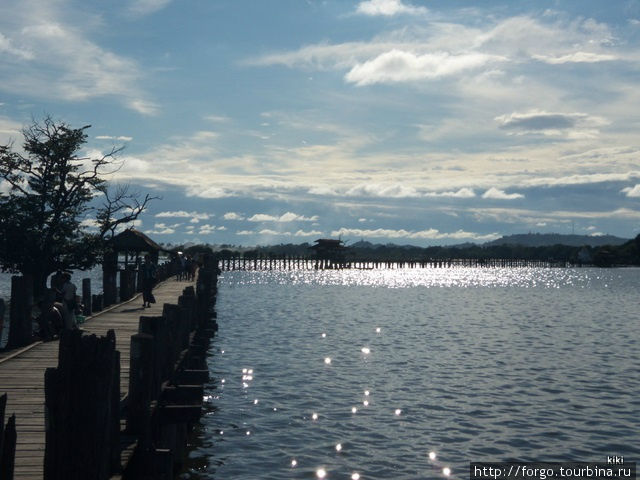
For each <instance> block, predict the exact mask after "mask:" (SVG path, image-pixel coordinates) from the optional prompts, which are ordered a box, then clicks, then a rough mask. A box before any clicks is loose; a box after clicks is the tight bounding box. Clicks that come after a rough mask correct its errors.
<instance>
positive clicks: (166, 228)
mask: <svg viewBox="0 0 640 480" xmlns="http://www.w3.org/2000/svg"><path fill="white" fill-rule="evenodd" d="M180 225H181V224H180V223H176V224H174V225H166V224H164V223H156V224H155V225H154V226H153V229H150V230H145V232H144V233H146V234H148V235H171V234H173V233H176V228H177V227H179V226H180Z"/></svg>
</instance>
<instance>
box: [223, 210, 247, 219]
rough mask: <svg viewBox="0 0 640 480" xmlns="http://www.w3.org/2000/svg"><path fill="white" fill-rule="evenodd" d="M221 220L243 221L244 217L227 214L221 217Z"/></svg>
mask: <svg viewBox="0 0 640 480" xmlns="http://www.w3.org/2000/svg"><path fill="white" fill-rule="evenodd" d="M222 218H224V219H225V220H244V217H243V216H242V215H240V214H239V213H236V212H227V213H225V214H224V215H223V216H222Z"/></svg>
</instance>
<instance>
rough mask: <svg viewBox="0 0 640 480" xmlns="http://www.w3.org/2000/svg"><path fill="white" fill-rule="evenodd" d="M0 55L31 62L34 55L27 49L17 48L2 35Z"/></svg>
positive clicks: (0, 37)
mask: <svg viewBox="0 0 640 480" xmlns="http://www.w3.org/2000/svg"><path fill="white" fill-rule="evenodd" d="M0 53H7V54H9V55H13V56H16V57H18V58H20V59H23V60H31V59H32V58H33V53H32V52H31V51H29V50H27V49H21V48H18V47H15V46H14V44H13V41H12V40H11V39H10V38H7V37H6V36H5V35H3V34H2V33H0Z"/></svg>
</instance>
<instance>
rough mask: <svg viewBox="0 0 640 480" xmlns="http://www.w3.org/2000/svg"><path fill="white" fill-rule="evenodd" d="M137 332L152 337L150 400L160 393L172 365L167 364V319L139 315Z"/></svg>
mask: <svg viewBox="0 0 640 480" xmlns="http://www.w3.org/2000/svg"><path fill="white" fill-rule="evenodd" d="M138 333H146V334H149V335H151V336H152V337H153V368H152V373H153V375H152V382H151V400H155V399H157V398H158V396H159V395H160V389H161V387H162V382H163V381H164V380H166V379H167V378H168V377H169V374H170V370H171V369H172V365H170V364H169V361H170V358H169V355H168V353H169V350H170V348H169V344H170V342H171V341H175V339H172V338H170V335H169V329H168V327H167V319H166V318H165V317H164V316H160V317H145V316H143V317H140V323H139V326H138Z"/></svg>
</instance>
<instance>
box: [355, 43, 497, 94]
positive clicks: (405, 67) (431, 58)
mask: <svg viewBox="0 0 640 480" xmlns="http://www.w3.org/2000/svg"><path fill="white" fill-rule="evenodd" d="M498 60H500V58H499V57H496V56H493V55H487V54H483V53H465V54H459V55H452V54H449V53H446V52H440V53H425V54H423V55H419V54H416V53H413V52H409V51H403V50H397V49H394V50H391V51H389V52H385V53H383V54H381V55H378V56H377V57H376V58H374V59H371V60H367V61H366V62H364V63H358V64H356V65H355V66H354V67H353V68H352V69H351V70H350V71H349V72H348V73H347V74H346V76H345V80H346V81H347V82H349V83H354V84H356V85H357V86H364V85H372V84H375V83H398V82H413V81H417V80H427V79H434V78H439V77H446V76H450V75H455V74H457V73H460V72H462V71H465V70H471V69H474V68H478V67H482V66H484V65H486V64H487V63H488V62H490V61H493V62H495V61H498Z"/></svg>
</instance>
